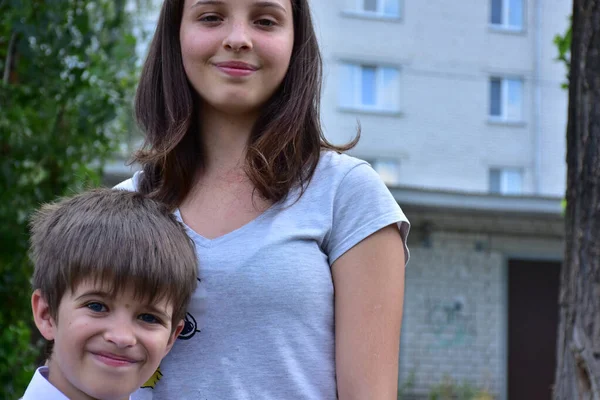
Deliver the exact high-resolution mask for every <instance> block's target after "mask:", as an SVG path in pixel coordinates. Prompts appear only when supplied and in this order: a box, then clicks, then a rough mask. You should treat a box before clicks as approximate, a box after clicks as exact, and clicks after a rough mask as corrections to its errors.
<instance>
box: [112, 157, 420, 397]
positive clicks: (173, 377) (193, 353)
mask: <svg viewBox="0 0 600 400" xmlns="http://www.w3.org/2000/svg"><path fill="white" fill-rule="evenodd" d="M138 174H139V173H138ZM138 179H139V175H135V176H134V177H133V178H132V179H130V180H127V181H125V182H123V183H121V184H120V185H118V186H117V188H121V189H127V190H135V188H136V186H137V180H138ZM296 200H297V196H294V193H291V194H290V196H289V198H288V200H287V201H284V202H282V203H278V204H276V205H274V206H272V207H271V208H270V209H268V210H267V211H266V212H265V213H263V214H262V215H260V216H259V217H258V218H256V219H255V220H253V221H251V222H249V223H248V224H246V225H244V226H242V227H241V228H239V229H237V230H235V231H233V232H230V233H228V234H226V235H224V236H221V237H218V238H216V239H212V240H209V239H206V238H204V237H202V236H200V235H199V234H197V233H196V232H194V231H192V230H191V229H190V228H189V227H188V228H187V230H188V234H189V235H190V237H191V238H192V239H193V241H194V243H195V244H196V251H197V254H198V257H199V261H200V284H199V288H198V290H197V291H196V293H195V295H194V297H193V299H192V302H191V305H190V307H189V310H188V311H189V312H188V316H187V318H186V327H185V329H184V331H183V333H182V334H181V336H180V338H179V340H177V342H176V343H175V346H174V347H173V349H172V350H171V352H170V354H169V355H168V356H167V357H166V358H165V359H164V360H163V362H162V364H161V367H160V374H159V375H160V379H159V380H155V384H150V385H149V387H146V388H142V389H140V390H138V391H137V392H136V393H135V394H134V396H133V399H134V400H141V399H144V400H145V399H154V400H157V399H169V400H171V399H195V400H196V399H202V400H222V399H240V400H241V399H244V400H246V399H271V400H281V399H295V400H300V399H302V400H304V399H306V400H308V399H310V400H329V399H336V398H337V394H336V377H335V352H334V349H335V346H334V292H333V282H332V276H331V270H330V265H331V264H332V263H333V262H334V261H335V260H336V259H337V258H338V257H340V256H341V255H342V254H344V253H345V252H346V251H348V250H349V249H350V248H352V247H353V246H354V245H356V244H357V243H358V242H360V241H361V240H363V239H364V238H366V237H367V236H369V235H371V234H372V233H374V232H376V231H378V230H379V229H381V228H383V227H385V226H387V225H390V224H393V223H397V224H398V226H399V228H400V232H401V234H402V238H403V240H404V243H405V244H406V237H407V235H408V230H409V223H408V220H407V219H406V217H405V216H404V214H403V212H402V210H401V209H400V207H399V206H398V204H397V203H396V201H395V200H394V198H393V197H392V195H391V194H390V192H389V190H388V189H387V187H386V186H385V184H384V183H383V182H382V180H381V179H380V177H379V175H378V174H377V173H376V172H375V171H374V170H373V169H372V168H371V167H370V166H369V165H368V164H367V163H366V162H364V161H361V160H358V159H356V158H353V157H350V156H347V155H339V154H337V153H334V152H323V153H322V155H321V159H320V161H319V164H318V167H317V169H316V171H315V174H314V176H313V179H312V180H311V182H310V184H309V185H308V187H307V188H306V191H305V193H304V194H303V196H302V197H301V198H300V200H298V201H297V202H295V201H296ZM176 215H177V216H178V218H181V216H180V215H179V213H178V212H176ZM405 254H406V258H407V260H408V249H407V248H406V246H405Z"/></svg>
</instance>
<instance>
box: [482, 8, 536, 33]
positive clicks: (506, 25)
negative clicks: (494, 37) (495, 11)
mask: <svg viewBox="0 0 600 400" xmlns="http://www.w3.org/2000/svg"><path fill="white" fill-rule="evenodd" d="M492 1H494V0H490V2H489V4H490V16H489V23H490V26H491V27H492V28H494V29H500V30H506V31H514V32H521V31H523V30H525V27H524V26H525V6H526V5H527V1H526V0H520V1H521V10H522V12H523V15H521V20H522V24H521V25H520V26H518V25H511V24H510V0H499V1H501V2H502V17H501V22H500V23H499V24H497V23H494V22H492Z"/></svg>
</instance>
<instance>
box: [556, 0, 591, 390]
mask: <svg viewBox="0 0 600 400" xmlns="http://www.w3.org/2000/svg"><path fill="white" fill-rule="evenodd" d="M571 22H572V23H571V27H570V28H569V30H568V31H567V32H566V34H565V35H564V36H557V38H556V39H555V43H556V44H557V46H558V49H559V59H560V60H562V61H564V62H565V63H566V65H567V68H568V89H569V111H568V124H567V191H566V212H565V228H566V231H565V238H566V246H565V257H564V262H563V266H562V271H561V287H560V297H559V305H560V321H559V327H558V343H557V365H556V378H555V379H556V381H555V386H554V398H555V399H556V400H572V399H586V400H588V399H589V400H600V241H599V240H598V233H599V232H600V4H599V3H598V2H597V1H595V0H574V1H573V15H572V21H571Z"/></svg>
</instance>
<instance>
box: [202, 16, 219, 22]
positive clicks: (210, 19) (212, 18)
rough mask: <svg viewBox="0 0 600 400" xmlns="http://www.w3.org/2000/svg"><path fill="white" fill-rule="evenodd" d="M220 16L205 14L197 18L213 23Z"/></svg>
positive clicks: (217, 20)
mask: <svg viewBox="0 0 600 400" xmlns="http://www.w3.org/2000/svg"><path fill="white" fill-rule="evenodd" d="M220 20H221V18H220V17H219V16H218V15H205V16H203V17H201V18H200V19H199V21H201V22H208V23H215V22H219V21H220Z"/></svg>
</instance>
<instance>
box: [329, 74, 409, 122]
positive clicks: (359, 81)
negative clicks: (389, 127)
mask: <svg viewBox="0 0 600 400" xmlns="http://www.w3.org/2000/svg"><path fill="white" fill-rule="evenodd" d="M340 72H341V73H340V93H339V95H340V106H341V107H343V108H350V109H360V110H372V111H399V99H398V97H399V93H398V92H399V79H400V77H399V75H400V71H399V70H398V68H391V67H382V66H377V65H370V64H348V63H347V64H342V65H341V71H340Z"/></svg>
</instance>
